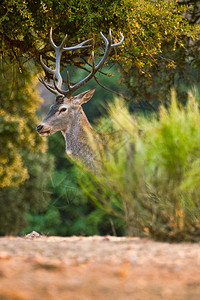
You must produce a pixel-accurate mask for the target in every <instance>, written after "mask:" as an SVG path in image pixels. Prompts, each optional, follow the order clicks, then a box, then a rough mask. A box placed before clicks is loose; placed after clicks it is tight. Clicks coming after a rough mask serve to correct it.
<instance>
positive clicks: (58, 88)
mask: <svg viewBox="0 0 200 300" xmlns="http://www.w3.org/2000/svg"><path fill="white" fill-rule="evenodd" d="M100 34H101V37H102V38H103V40H104V43H105V52H104V55H103V57H102V59H101V60H100V62H99V63H98V64H97V66H95V60H94V51H92V71H91V72H90V73H89V74H88V75H87V76H86V77H85V78H83V79H82V80H81V81H80V82H78V83H76V84H74V85H72V86H71V85H70V79H69V72H67V86H68V90H67V91H64V90H62V82H63V79H62V76H61V74H60V60H61V56H62V53H63V52H64V51H71V50H77V49H83V48H88V47H91V46H92V45H86V44H87V43H89V42H90V41H92V39H89V40H86V41H83V42H81V43H79V44H78V45H76V46H72V47H65V48H64V47H63V45H64V43H65V41H66V39H67V35H66V36H65V37H64V39H63V40H62V42H61V44H60V45H59V46H56V44H55V43H54V41H53V37H52V28H51V29H50V42H51V45H52V47H53V48H54V50H55V52H56V67H55V69H54V70H52V69H50V68H49V67H47V66H46V65H45V63H44V62H43V59H42V56H40V61H41V64H42V66H43V68H44V69H45V70H46V71H48V72H49V73H51V74H53V83H54V87H53V86H52V85H49V84H48V83H46V82H45V81H44V79H43V78H40V79H39V80H40V82H42V83H43V84H44V85H45V87H46V88H47V89H48V90H50V91H51V92H53V93H54V94H57V95H60V94H61V95H65V96H67V97H69V96H71V95H72V93H74V92H75V91H76V90H77V89H79V88H80V87H82V86H83V85H84V84H85V83H86V82H88V81H89V80H90V79H91V78H92V77H94V75H95V74H96V73H97V71H98V70H99V69H100V68H101V67H102V66H103V64H104V63H105V61H106V59H107V57H108V55H109V53H110V51H111V49H112V48H113V47H117V46H119V45H121V44H122V42H123V41H124V36H123V34H122V33H121V32H120V36H121V40H120V42H118V43H115V44H112V34H111V29H109V37H108V39H107V38H106V37H105V36H104V34H103V33H102V32H100ZM56 80H57V83H56Z"/></svg>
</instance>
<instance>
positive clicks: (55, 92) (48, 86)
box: [38, 76, 58, 95]
mask: <svg viewBox="0 0 200 300" xmlns="http://www.w3.org/2000/svg"><path fill="white" fill-rule="evenodd" d="M38 80H39V81H40V82H41V83H42V84H44V86H45V87H46V88H47V90H49V91H50V92H52V93H54V94H55V95H57V94H58V93H57V91H56V90H55V89H54V88H53V86H52V85H50V84H48V83H47V82H46V81H45V80H44V78H43V77H42V76H40V77H39V76H38Z"/></svg>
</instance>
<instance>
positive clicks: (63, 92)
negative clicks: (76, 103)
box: [53, 75, 72, 97]
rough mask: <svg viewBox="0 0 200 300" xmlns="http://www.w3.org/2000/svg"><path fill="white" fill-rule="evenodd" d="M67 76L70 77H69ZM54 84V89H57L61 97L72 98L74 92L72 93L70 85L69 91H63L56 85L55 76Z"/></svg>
mask: <svg viewBox="0 0 200 300" xmlns="http://www.w3.org/2000/svg"><path fill="white" fill-rule="evenodd" d="M67 76H69V75H67ZM68 80H69V79H67V85H68ZM53 84H54V87H55V89H56V91H57V92H58V93H59V95H64V96H66V97H70V96H71V94H72V92H71V87H70V84H69V85H68V91H64V90H62V89H61V88H59V87H58V86H57V84H56V80H55V75H54V76H53Z"/></svg>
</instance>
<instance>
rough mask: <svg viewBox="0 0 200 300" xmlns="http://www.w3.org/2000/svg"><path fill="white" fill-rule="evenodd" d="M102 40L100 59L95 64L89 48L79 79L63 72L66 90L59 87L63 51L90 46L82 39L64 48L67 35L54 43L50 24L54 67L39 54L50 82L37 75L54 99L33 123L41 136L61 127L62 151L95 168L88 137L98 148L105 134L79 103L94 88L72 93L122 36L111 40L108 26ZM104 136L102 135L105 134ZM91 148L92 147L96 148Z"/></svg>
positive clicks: (87, 77)
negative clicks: (88, 64) (87, 67)
mask: <svg viewBox="0 0 200 300" xmlns="http://www.w3.org/2000/svg"><path fill="white" fill-rule="evenodd" d="M100 34H101V36H102V38H103V40H104V42H105V52H104V55H103V57H102V59H101V60H100V62H99V63H98V64H97V65H95V61H94V52H93V51H92V70H91V72H90V73H89V74H88V75H87V76H86V77H85V78H84V79H82V80H81V81H80V82H78V83H76V84H71V82H70V79H69V73H68V72H67V87H68V89H67V90H63V89H62V82H63V79H62V77H61V74H60V60H61V56H62V53H63V52H64V51H72V50H76V49H83V48H86V47H90V46H91V45H88V43H89V42H90V41H91V39H90V40H86V41H84V42H82V43H80V44H78V45H76V46H73V47H66V48H64V43H65V41H66V38H67V35H66V36H65V38H64V39H63V41H62V43H61V44H60V46H56V45H55V43H54V41H53V38H52V28H51V30H50V42H51V45H52V47H53V48H54V50H55V55H56V67H55V69H54V70H52V69H50V68H49V67H47V66H46V65H45V64H44V62H43V60H42V56H40V61H41V64H42V66H43V68H44V69H45V70H46V71H47V72H49V73H51V74H53V85H51V84H50V83H48V82H47V81H45V80H44V78H43V77H40V78H39V80H40V82H41V83H43V84H44V86H45V87H46V88H47V89H48V90H49V91H51V92H52V93H54V94H55V95H56V103H55V104H53V105H52V106H51V107H50V111H49V113H48V114H47V116H46V117H45V119H44V120H43V121H42V122H41V123H40V124H39V125H38V126H37V128H36V129H37V131H38V133H39V134H40V135H41V136H48V135H50V134H53V133H55V132H57V131H61V132H62V134H63V136H64V138H65V142H66V153H67V154H68V156H69V157H70V158H71V159H72V160H74V161H76V160H78V161H80V162H81V163H83V164H84V165H85V166H86V167H87V168H89V169H91V170H95V169H96V168H97V157H98V155H95V153H94V152H95V151H94V149H91V143H90V139H92V141H94V142H95V144H96V145H97V147H96V148H97V149H101V148H102V146H103V145H104V144H105V143H106V137H104V134H101V133H98V132H97V131H95V130H94V129H93V128H92V126H91V125H90V123H89V121H88V119H87V117H86V115H85V113H84V111H83V109H82V107H81V105H82V104H83V103H86V102H87V101H89V100H90V99H91V98H92V96H93V94H94V91H95V88H93V89H91V90H88V91H86V92H83V93H81V94H79V95H77V96H72V94H73V93H74V92H75V91H76V90H78V89H79V88H80V87H81V86H83V85H84V84H85V83H86V82H88V81H89V80H90V79H91V78H92V77H95V74H96V73H97V71H99V70H100V68H101V67H102V66H103V64H104V63H105V61H106V59H107V57H108V55H109V53H110V51H111V49H112V48H114V47H117V46H119V45H121V44H122V42H123V40H124V36H123V35H122V33H120V35H121V40H120V42H119V43H115V44H112V36H111V30H110V31H109V38H108V39H107V38H106V37H105V36H104V35H103V34H102V33H100ZM105 136H106V135H105ZM96 148H95V149H96Z"/></svg>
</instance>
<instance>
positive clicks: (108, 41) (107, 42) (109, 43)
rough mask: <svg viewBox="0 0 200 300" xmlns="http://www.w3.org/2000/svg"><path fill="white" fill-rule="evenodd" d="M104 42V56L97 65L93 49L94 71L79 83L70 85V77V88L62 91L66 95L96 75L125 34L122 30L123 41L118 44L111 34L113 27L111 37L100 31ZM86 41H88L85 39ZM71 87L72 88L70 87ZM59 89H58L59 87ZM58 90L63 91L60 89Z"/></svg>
mask: <svg viewBox="0 0 200 300" xmlns="http://www.w3.org/2000/svg"><path fill="white" fill-rule="evenodd" d="M100 34H101V36H102V38H103V40H104V42H105V46H106V49H105V53H104V55H103V57H102V59H101V60H100V62H99V63H98V64H97V66H96V67H95V61H94V51H92V71H91V72H90V74H88V75H87V76H86V77H85V78H84V79H82V80H81V81H79V82H78V83H76V84H74V85H73V86H70V84H69V79H68V90H67V91H62V93H63V94H64V95H66V96H68V95H71V94H72V93H74V92H75V91H76V90H78V89H79V88H80V87H82V86H83V85H84V84H85V83H86V82H88V81H89V80H90V79H91V78H92V77H94V75H95V74H96V73H97V71H98V70H99V69H100V68H101V67H102V66H103V64H104V63H105V61H106V59H107V57H108V55H109V53H110V51H111V49H112V48H113V47H116V46H119V45H121V44H122V42H123V40H124V36H123V34H122V33H121V32H120V36H121V41H120V42H119V43H116V44H112V35H111V29H110V30H109V38H108V39H107V38H106V37H105V35H104V34H103V33H102V32H100ZM85 42H86V41H85ZM69 87H70V88H69ZM57 90H58V89H57ZM58 91H61V90H60V89H59V90H58Z"/></svg>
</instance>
